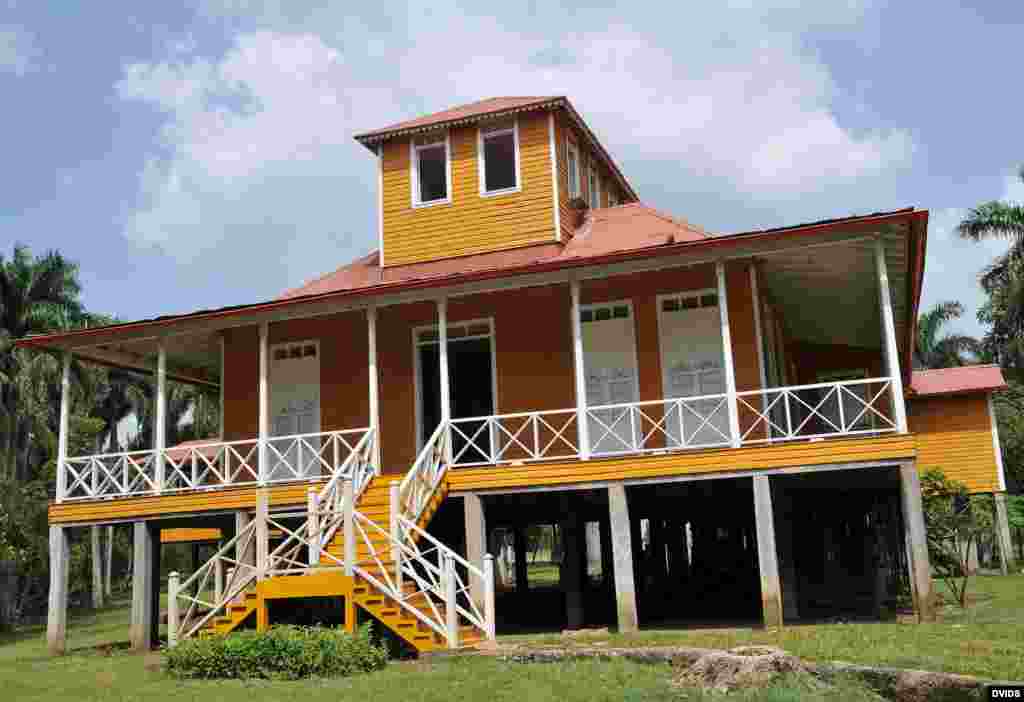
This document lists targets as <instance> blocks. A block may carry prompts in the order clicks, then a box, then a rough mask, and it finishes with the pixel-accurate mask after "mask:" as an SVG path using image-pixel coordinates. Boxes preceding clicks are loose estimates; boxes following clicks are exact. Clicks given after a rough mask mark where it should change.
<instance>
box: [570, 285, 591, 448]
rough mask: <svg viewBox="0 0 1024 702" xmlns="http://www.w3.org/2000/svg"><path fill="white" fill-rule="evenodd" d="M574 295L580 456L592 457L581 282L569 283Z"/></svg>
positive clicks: (573, 323) (575, 364) (573, 310)
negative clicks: (588, 420)
mask: <svg viewBox="0 0 1024 702" xmlns="http://www.w3.org/2000/svg"><path fill="white" fill-rule="evenodd" d="M569 294H570V296H571V297H572V315H571V317H572V353H573V362H574V363H573V365H574V367H575V376H574V378H575V382H576V435H577V441H578V443H579V454H580V458H581V459H583V460H586V459H588V458H590V426H589V423H588V422H587V376H586V366H585V365H584V364H585V360H584V355H583V328H582V323H581V322H580V282H579V281H578V280H573V281H571V282H570V283H569Z"/></svg>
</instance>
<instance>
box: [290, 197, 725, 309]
mask: <svg viewBox="0 0 1024 702" xmlns="http://www.w3.org/2000/svg"><path fill="white" fill-rule="evenodd" d="M706 238H708V234H707V233H705V231H704V230H703V229H701V228H700V227H696V226H694V225H692V224H690V223H689V222H686V221H685V220H681V219H677V218H674V217H670V216H669V215H666V214H664V213H662V212H659V211H657V210H655V209H654V208H652V207H648V206H647V205H644V204H641V203H629V204H626V205H618V206H616V207H604V208H601V209H597V210H591V211H590V212H589V213H588V214H587V218H586V220H585V221H584V223H583V225H582V226H581V227H579V229H577V230H576V233H575V235H574V236H573V237H572V238H571V239H570V240H569V241H568V242H566V243H565V244H564V245H562V244H556V243H551V244H539V245H535V246H527V247H522V248H518V249H509V250H507V251H495V252H491V253H483V254H474V255H471V256H460V257H458V258H448V259H442V260H439V261H428V262H425V263H412V264H409V265H404V266H389V267H387V268H381V267H380V256H379V252H377V251H374V252H373V253H371V254H369V255H368V256H364V257H363V258H360V259H358V260H355V261H352V262H351V263H348V264H346V265H344V266H342V267H341V268H339V269H337V270H336V271H334V272H332V273H328V274H327V275H324V276H321V277H320V278H317V279H315V280H312V281H310V282H308V283H306V284H305V285H302V286H300V287H298V288H294V289H292V290H288V291H286V292H285V293H284V294H283V295H281V298H280V299H282V300H286V299H290V298H294V297H304V296H306V295H319V294H323V293H331V292H339V291H343V290H359V289H361V288H371V287H374V286H377V285H381V284H384V283H407V282H411V281H414V280H420V281H422V280H429V279H431V278H446V277H449V276H458V275H465V274H468V273H476V272H481V271H500V270H503V269H514V268H519V267H521V266H529V265H535V264H536V265H539V264H545V263H557V262H558V261H578V260H585V259H587V258H591V257H595V256H604V255H608V254H615V253H624V252H628V251H640V250H643V249H650V248H655V247H658V246H664V245H666V244H674V243H678V242H684V241H700V240H701V239H706Z"/></svg>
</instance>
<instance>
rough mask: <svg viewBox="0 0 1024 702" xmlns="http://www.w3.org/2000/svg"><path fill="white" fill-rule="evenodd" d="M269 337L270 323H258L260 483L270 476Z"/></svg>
mask: <svg viewBox="0 0 1024 702" xmlns="http://www.w3.org/2000/svg"><path fill="white" fill-rule="evenodd" d="M269 337H270V325H269V324H267V323H266V322H263V323H262V324H260V351H259V353H260V378H259V429H258V431H259V436H258V438H257V442H258V444H257V446H258V448H257V452H258V454H259V458H258V460H259V468H258V473H259V475H258V478H257V481H258V482H259V484H260V485H263V484H264V483H266V481H267V479H268V478H269V477H270V476H269V475H268V474H267V473H268V470H267V469H268V465H267V463H268V461H269V451H268V450H267V436H268V435H269V434H270V385H269V379H268V377H267V375H268V368H269V363H270V359H269V358H268V355H269V350H268V346H267V345H268V343H269Z"/></svg>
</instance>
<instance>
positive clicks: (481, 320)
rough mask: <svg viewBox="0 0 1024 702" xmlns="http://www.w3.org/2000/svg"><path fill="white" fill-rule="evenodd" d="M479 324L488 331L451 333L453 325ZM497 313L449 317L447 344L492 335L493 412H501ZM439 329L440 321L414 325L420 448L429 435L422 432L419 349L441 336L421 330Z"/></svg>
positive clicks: (416, 418)
mask: <svg viewBox="0 0 1024 702" xmlns="http://www.w3.org/2000/svg"><path fill="white" fill-rule="evenodd" d="M479 324H486V325H487V326H488V328H489V330H488V332H487V333H486V334H466V335H464V336H459V337H452V336H451V329H452V328H453V327H466V328H467V329H468V328H469V327H473V326H477V325H479ZM494 327H495V325H494V317H478V318H476V319H460V320H458V321H452V320H449V321H448V330H449V332H448V333H449V336H448V344H449V346H450V345H451V344H453V343H458V342H460V341H468V340H470V339H490V340H491V398H492V400H493V401H492V407H491V414H492V415H494V414H497V413H498V407H500V406H501V405H500V404H498V340H497V335H496V334H495V333H494ZM432 330H433V331H438V325H437V323H436V322H435V323H433V324H420V325H417V326H414V327H413V328H412V362H413V395H414V400H413V401H414V402H415V403H416V408H415V421H416V450H417V451H419V450H420V449H422V448H423V442H425V441H426V440H427V438H428V437H426V436H424V435H423V368H422V364H421V363H420V354H419V349H420V347H421V346H431V345H435V346H436V345H439V344H440V343H441V340H440V338H434V339H424V340H421V339H420V334H421V333H422V332H425V331H432Z"/></svg>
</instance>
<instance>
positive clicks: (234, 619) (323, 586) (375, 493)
mask: <svg viewBox="0 0 1024 702" xmlns="http://www.w3.org/2000/svg"><path fill="white" fill-rule="evenodd" d="M393 479H394V476H392V475H386V476H380V475H378V476H375V477H374V478H373V480H372V481H371V483H370V484H369V485H368V486H367V487H366V490H364V491H363V494H362V495H361V496H360V498H359V500H358V501H357V503H356V509H357V510H358V511H359V512H360V513H362V514H363V515H364V516H365V517H367V518H368V519H369V520H371V521H372V522H373V523H375V524H376V525H377V526H379V527H380V528H381V529H382V530H383V531H385V532H386V531H387V530H388V529H389V522H390V515H391V504H390V490H389V486H390V482H391V480H393ZM447 494H448V484H447V480H444V481H442V483H441V484H440V486H439V487H438V489H437V490H436V492H435V494H434V495H433V497H432V499H431V501H430V502H429V504H428V505H427V507H426V509H425V510H424V512H423V514H422V515H421V517H420V519H419V520H418V524H419V526H420V527H421V528H424V529H425V528H426V526H427V525H428V524H429V523H430V520H431V519H432V518H433V516H434V514H435V513H436V512H437V510H438V509H439V508H440V506H441V503H442V502H444V499H445V497H447ZM367 536H368V539H369V541H370V543H371V544H372V545H373V549H374V551H376V554H377V557H376V558H375V557H374V555H373V552H371V550H370V545H369V544H367V543H366V541H365V540H364V539H362V538H361V537H359V535H358V532H357V538H356V564H357V566H358V567H359V568H361V569H362V570H364V571H365V572H366V574H368V575H370V576H372V577H374V578H377V579H379V580H381V581H384V580H385V579H384V577H383V575H384V572H385V571H387V572H388V573H393V571H394V564H393V561H392V560H391V546H390V542H389V541H388V539H387V537H386V536H385V535H384V534H383V533H374V532H373V531H371V530H370V529H369V528H368V527H367ZM344 544H345V540H344V534H343V530H342V529H339V530H338V531H337V532H336V533H335V534H334V536H333V538H332V539H331V541H330V542H329V543H328V545H327V548H326V549H325V550H326V551H327V553H329V554H331V555H333V556H335V557H336V558H338V559H339V560H344V549H345V545H344ZM327 568H332V570H326V569H327ZM403 589H404V592H405V595H406V602H407V603H409V604H411V605H412V606H413V607H415V608H416V609H418V610H420V611H421V612H423V613H424V614H426V615H427V616H428V617H431V618H435V619H436V615H435V614H434V609H432V608H431V606H430V603H429V599H428V597H427V595H426V594H424V593H422V592H416V587H415V585H414V584H413V583H411V582H405V583H404V584H403ZM323 596H336V597H341V598H344V599H346V600H347V601H346V617H345V620H346V626H348V627H349V628H350V629H351V628H352V627H353V626H354V619H355V617H354V616H353V615H354V612H353V611H352V610H354V608H355V607H359V608H360V609H362V610H363V611H365V612H367V613H368V614H370V615H371V616H373V617H374V618H375V619H377V620H378V621H379V622H380V623H381V624H382V625H384V626H385V627H387V628H388V629H390V630H391V631H392V632H394V633H395V634H396V635H398V636H399V637H400V638H401V639H402V640H404V641H405V642H407V643H408V644H409V645H411V646H412V647H413V648H415V649H416V651H418V652H420V653H425V652H428V651H435V650H440V649H447V648H448V643H447V641H446V639H445V638H444V637H443V636H441V635H439V634H438V633H437V632H436V631H434V630H433V629H431V628H430V627H429V626H427V625H426V624H424V623H423V622H422V621H420V620H419V619H418V618H417V617H416V616H415V615H413V614H412V613H411V612H409V611H408V610H407V609H406V608H404V607H403V606H402V605H401V604H399V603H398V602H396V601H395V600H394V599H392V598H391V597H390V596H389V595H388V594H387V593H386V592H383V591H381V590H380V589H378V588H377V587H376V586H375V585H374V584H373V583H372V582H371V581H369V580H367V579H366V578H364V577H362V576H360V575H358V574H357V575H355V576H353V577H347V576H345V575H344V574H343V573H342V572H341V571H339V570H338V565H337V562H336V561H334V560H332V559H330V558H327V557H323V558H321V567H320V568H311V569H310V572H309V573H308V574H304V575H289V576H282V577H273V578H268V579H266V580H263V581H261V582H258V583H255V584H253V585H252V586H250V587H249V589H248V590H246V591H245V592H244V593H243V594H242V595H241V596H240V597H239V598H237V601H236V602H234V603H232V604H230V605H229V606H228V608H227V611H226V612H225V613H224V614H223V615H221V616H217V617H213V618H211V619H210V621H208V622H207V624H206V625H205V627H204V628H203V629H202V630H201V631H200V632H199V635H200V636H215V635H222V634H227V633H229V632H231V631H234V630H235V629H237V628H239V627H240V626H242V625H244V624H247V623H249V622H252V621H253V618H254V619H255V625H256V627H257V628H258V629H264V628H265V627H266V626H269V625H270V624H272V623H273V622H270V621H269V617H268V616H267V600H269V599H280V598H302V597H323ZM434 608H436V610H437V612H439V613H440V616H441V621H444V616H445V606H444V603H443V602H437V601H435V602H434ZM350 612H351V614H350ZM483 638H484V636H483V634H482V633H481V632H480V630H479V629H477V628H476V627H474V626H471V625H464V626H460V627H459V646H460V648H467V647H473V646H475V645H477V644H478V643H480V642H481V641H482V640H483Z"/></svg>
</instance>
